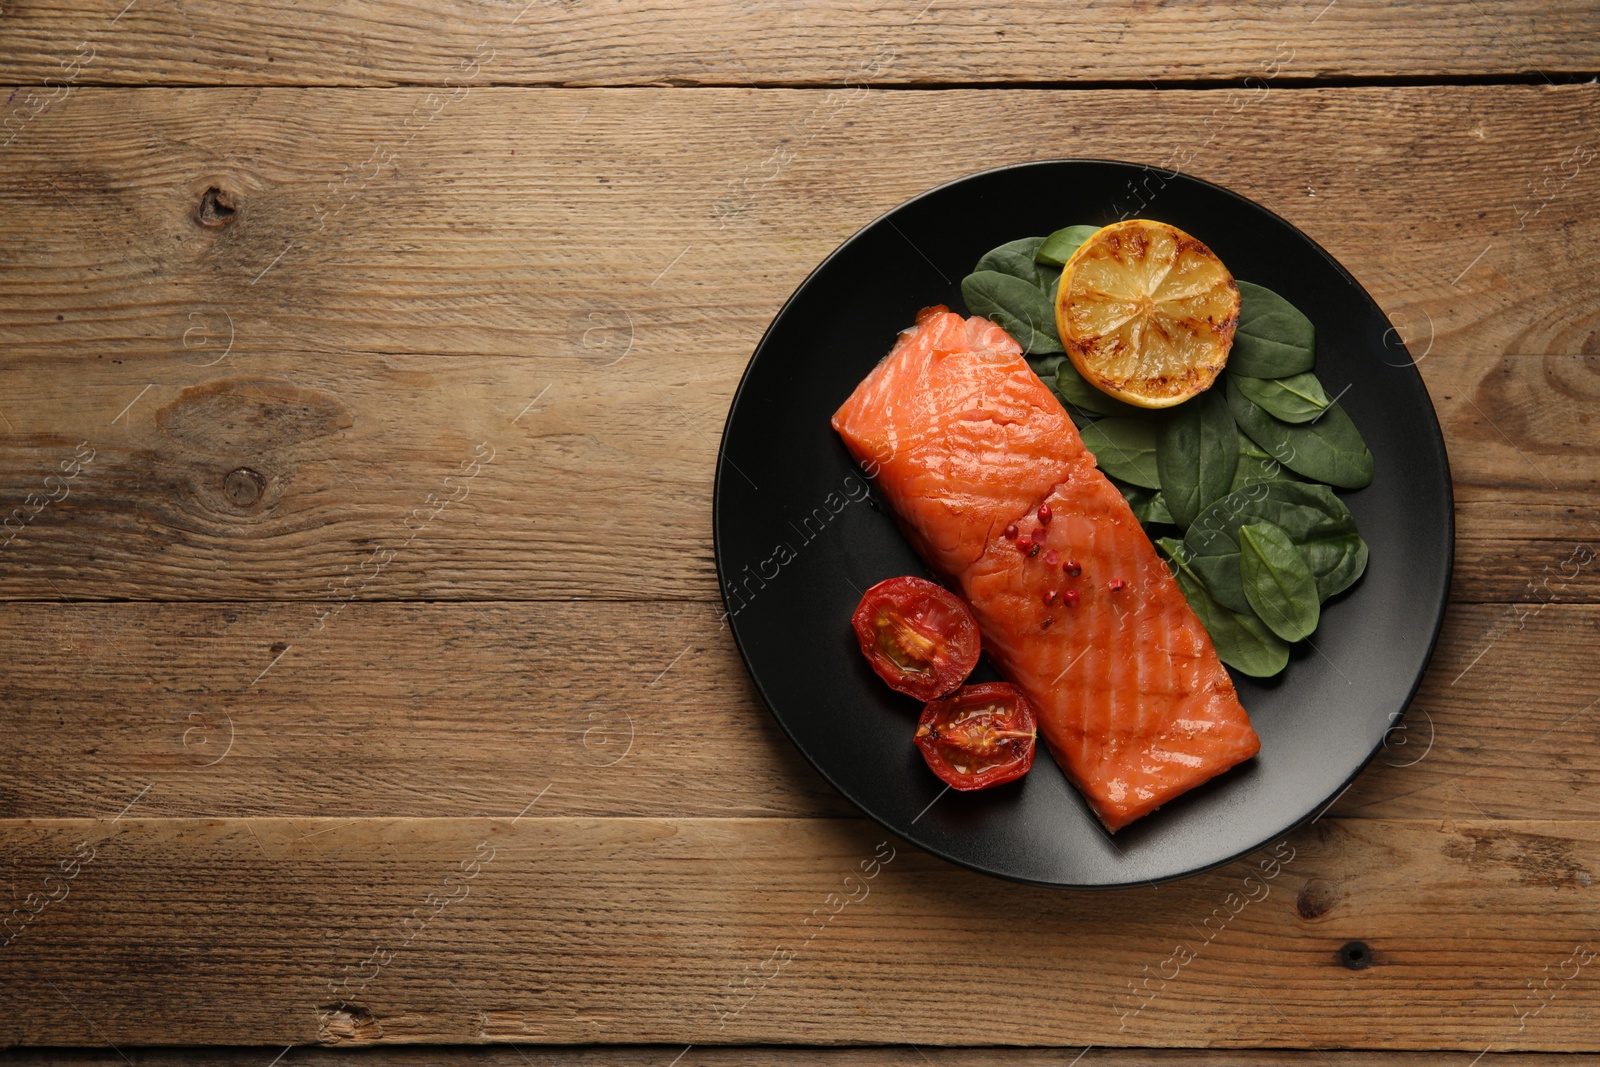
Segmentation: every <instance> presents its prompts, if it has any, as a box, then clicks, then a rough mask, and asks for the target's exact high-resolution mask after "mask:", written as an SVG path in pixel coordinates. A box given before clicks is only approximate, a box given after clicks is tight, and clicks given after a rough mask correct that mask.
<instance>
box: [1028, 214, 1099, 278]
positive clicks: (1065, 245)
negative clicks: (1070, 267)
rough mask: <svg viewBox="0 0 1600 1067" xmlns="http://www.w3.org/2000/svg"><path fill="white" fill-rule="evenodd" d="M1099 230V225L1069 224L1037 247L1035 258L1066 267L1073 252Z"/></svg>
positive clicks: (1051, 264) (1054, 265)
mask: <svg viewBox="0 0 1600 1067" xmlns="http://www.w3.org/2000/svg"><path fill="white" fill-rule="evenodd" d="M1099 231H1100V227H1098V226H1068V227H1067V228H1066V229H1063V230H1057V231H1056V232H1055V233H1053V234H1051V235H1050V236H1049V237H1046V238H1045V239H1044V241H1043V242H1042V243H1041V244H1040V245H1039V246H1038V247H1037V249H1036V250H1035V251H1034V254H1033V258H1034V259H1036V260H1038V261H1039V262H1040V263H1046V264H1049V265H1050V266H1052V267H1064V266H1066V264H1067V260H1069V259H1071V258H1072V253H1074V252H1076V251H1077V250H1078V248H1079V246H1081V245H1082V244H1083V242H1085V241H1087V240H1088V239H1089V238H1091V237H1093V236H1094V235H1095V234H1096V233H1098V232H1099ZM1057 273H1059V271H1058V272H1057Z"/></svg>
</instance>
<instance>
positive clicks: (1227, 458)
mask: <svg viewBox="0 0 1600 1067" xmlns="http://www.w3.org/2000/svg"><path fill="white" fill-rule="evenodd" d="M1238 466H1239V432H1238V430H1236V429H1234V425H1233V415H1232V414H1231V413H1230V412H1229V411H1228V402H1227V401H1226V400H1224V399H1223V398H1222V397H1221V396H1220V395H1219V394H1218V393H1217V392H1216V391H1215V390H1207V391H1206V392H1204V393H1201V394H1200V395H1199V396H1197V397H1195V398H1194V399H1192V400H1190V401H1188V402H1187V403H1185V404H1182V405H1180V406H1179V407H1178V408H1177V409H1176V410H1174V411H1173V412H1172V414H1171V415H1170V416H1168V417H1167V418H1166V419H1164V420H1163V421H1162V423H1161V429H1160V432H1159V433H1158V434H1157V435H1156V471H1157V475H1158V477H1159V478H1160V481H1161V491H1162V492H1163V493H1165V494H1166V498H1167V507H1168V508H1169V509H1170V510H1171V511H1172V517H1173V518H1174V519H1175V520H1176V521H1177V524H1178V525H1179V526H1182V527H1188V525H1189V524H1190V523H1192V522H1194V520H1195V518H1196V517H1197V516H1198V515H1199V514H1200V512H1202V511H1204V510H1205V509H1206V508H1207V507H1210V506H1211V504H1212V503H1213V502H1214V501H1217V500H1220V499H1222V498H1223V497H1225V496H1227V495H1228V492H1229V491H1230V489H1231V488H1232V486H1233V474H1234V471H1235V470H1236V469H1237V468H1238Z"/></svg>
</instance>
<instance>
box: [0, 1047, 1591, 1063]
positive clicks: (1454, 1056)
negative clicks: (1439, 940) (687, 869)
mask: <svg viewBox="0 0 1600 1067" xmlns="http://www.w3.org/2000/svg"><path fill="white" fill-rule="evenodd" d="M282 1052H283V1049H281V1048H274V1047H256V1048H135V1047H134V1046H131V1045H130V1046H127V1047H125V1048H122V1049H120V1050H117V1049H87V1048H85V1049H62V1048H52V1049H25V1048H13V1049H10V1050H8V1051H5V1052H0V1063H6V1064H15V1065H17V1067H34V1065H49V1067H56V1065H62V1067H65V1065H72V1067H125V1065H126V1064H128V1063H130V1062H131V1063H133V1064H135V1065H136V1067H264V1065H267V1064H270V1063H271V1060H272V1058H273V1057H274V1056H276V1055H278V1054H280V1053H282ZM533 1055H537V1056H538V1059H537V1060H535V1059H533V1057H532V1055H530V1050H528V1049H526V1048H525V1047H524V1046H521V1045H516V1046H512V1045H487V1046H485V1045H470V1046H459V1045H458V1046H438V1045H381V1046H356V1047H350V1048H334V1047H317V1046H301V1047H298V1048H295V1049H294V1050H293V1051H291V1052H290V1053H288V1054H287V1055H285V1056H284V1058H283V1060H282V1061H281V1062H282V1064H283V1067H369V1065H371V1064H384V1065H385V1067H387V1065H391V1064H392V1065H393V1067H528V1065H529V1064H531V1063H537V1064H538V1067H768V1065H771V1064H776V1065H778V1067H924V1065H926V1064H936V1065H937V1064H952V1065H965V1064H971V1063H984V1064H995V1065H997V1067H1072V1064H1073V1063H1074V1061H1075V1060H1076V1062H1077V1063H1080V1064H1082V1065H1083V1067H1147V1065H1148V1067H1169V1065H1170V1067H1461V1062H1462V1055H1461V1053H1459V1052H1366V1051H1361V1050H1350V1049H1239V1050H1234V1049H1222V1050H1216V1049H1118V1048H1093V1049H1090V1050H1088V1051H1087V1052H1085V1051H1084V1047H1083V1046H1069V1047H1067V1048H1051V1049H1042V1048H1005V1047H998V1046H988V1047H984V1048H933V1047H930V1046H923V1045H910V1046H906V1045H900V1046H896V1045H873V1046H868V1047H853V1048H815V1047H812V1048H804V1047H795V1046H780V1045H760V1046H745V1047H739V1046H715V1045H712V1046H702V1045H696V1046H693V1047H692V1048H689V1049H688V1050H687V1051H685V1049H683V1048H680V1047H678V1046H676V1045H589V1046H576V1047H570V1046H569V1047H561V1046H545V1047H542V1048H540V1049H538V1050H537V1052H536V1053H534V1054H533ZM1080 1055H1081V1056H1082V1059H1077V1057H1079V1056H1080ZM124 1057H126V1058H124ZM674 1057H681V1058H679V1059H677V1060H676V1061H674ZM1597 1064H1600V1056H1586V1055H1583V1054H1581V1053H1578V1054H1574V1053H1542V1052H1510V1053H1496V1052H1491V1053H1488V1054H1487V1055H1485V1056H1484V1057H1483V1058H1482V1059H1481V1060H1479V1061H1478V1067H1596V1065H1597Z"/></svg>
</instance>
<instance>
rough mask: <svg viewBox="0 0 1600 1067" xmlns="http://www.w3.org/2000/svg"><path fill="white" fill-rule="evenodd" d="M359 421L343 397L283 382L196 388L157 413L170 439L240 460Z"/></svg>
mask: <svg viewBox="0 0 1600 1067" xmlns="http://www.w3.org/2000/svg"><path fill="white" fill-rule="evenodd" d="M353 421H354V420H353V418H352V416H351V414H350V411H349V410H348V409H347V408H346V407H345V406H344V404H343V403H342V402H341V401H340V400H339V398H338V397H335V396H332V395H330V394H328V393H324V392H321V391H319V390H316V389H306V388H302V387H301V386H298V385H295V384H293V383H292V382H288V381H284V380H282V379H278V378H219V379H217V380H215V381H210V382H206V383H204V384H202V385H191V386H189V387H188V388H186V389H184V390H183V391H182V392H181V393H179V394H178V397H177V399H176V400H174V401H173V402H172V403H170V404H168V405H167V406H166V407H164V408H162V409H161V410H159V411H158V412H156V425H157V426H159V427H160V428H161V430H162V432H163V433H164V434H166V435H167V436H168V437H171V438H174V439H176V440H179V441H182V442H183V443H185V444H186V445H189V446H190V447H192V448H194V449H195V450H196V451H197V452H198V453H200V454H203V455H207V456H228V457H238V458H239V459H244V458H246V457H249V456H259V455H261V454H263V453H267V452H271V451H273V450H274V449H292V448H294V447H295V446H297V445H304V444H306V443H307V442H310V441H313V440H315V439H316V438H318V437H326V436H328V435H330V434H335V433H338V432H339V431H341V430H345V429H348V428H349V427H350V426H351V425H352V423H353Z"/></svg>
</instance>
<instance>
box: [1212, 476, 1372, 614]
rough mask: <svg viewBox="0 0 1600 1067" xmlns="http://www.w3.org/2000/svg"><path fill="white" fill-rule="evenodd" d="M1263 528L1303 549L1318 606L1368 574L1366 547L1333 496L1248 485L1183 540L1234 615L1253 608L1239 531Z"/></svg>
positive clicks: (1281, 484)
mask: <svg viewBox="0 0 1600 1067" xmlns="http://www.w3.org/2000/svg"><path fill="white" fill-rule="evenodd" d="M1261 522H1270V523H1272V524H1273V525H1275V526H1278V527H1280V528H1281V529H1282V530H1283V531H1284V532H1285V533H1287V534H1288V535H1289V539H1290V540H1291V541H1293V542H1294V544H1295V545H1296V546H1297V547H1298V548H1299V549H1300V551H1301V553H1302V554H1303V555H1304V557H1305V561H1306V565H1307V566H1308V567H1309V568H1310V570H1311V573H1312V575H1313V576H1314V577H1315V578H1316V581H1317V596H1318V599H1319V600H1327V599H1328V598H1329V597H1331V596H1334V595H1335V594H1337V593H1340V592H1343V591H1344V590H1345V589H1347V588H1349V587H1350V585H1351V584H1352V583H1354V582H1355V580H1356V579H1357V578H1359V577H1361V574H1362V572H1363V571H1365V570H1366V566H1367V546H1366V543H1365V542H1364V541H1362V540H1361V536H1360V535H1359V534H1358V533H1357V532H1356V521H1355V518H1354V517H1353V516H1352V515H1351V514H1350V509H1349V508H1347V507H1345V505H1344V501H1342V500H1340V499H1339V498H1338V497H1337V496H1335V495H1334V493H1333V490H1331V489H1329V488H1328V487H1327V486H1325V485H1311V484H1309V483H1307V482H1300V481H1268V482H1258V483H1255V484H1252V485H1248V486H1246V487H1244V488H1242V489H1238V490H1235V491H1234V492H1232V493H1229V494H1228V495H1227V496H1225V497H1223V498H1222V499H1221V500H1219V501H1217V502H1216V503H1215V504H1213V505H1211V506H1210V507H1209V508H1207V509H1206V510H1205V511H1204V512H1202V513H1201V515H1200V517H1199V518H1197V519H1195V521H1194V522H1193V523H1192V524H1191V525H1190V526H1189V529H1188V531H1187V532H1186V533H1185V534H1184V543H1185V544H1187V545H1188V546H1189V552H1190V556H1189V559H1188V561H1187V562H1188V563H1189V565H1190V566H1191V567H1192V569H1193V570H1194V571H1195V573H1196V574H1197V575H1199V576H1200V578H1201V579H1202V580H1203V581H1204V582H1205V585H1206V588H1207V589H1208V590H1210V592H1211V595H1212V596H1214V597H1216V598H1217V600H1218V602H1220V603H1221V604H1223V605H1224V606H1226V607H1228V608H1230V609H1231V610H1233V611H1245V610H1246V609H1248V608H1249V607H1250V601H1249V599H1248V598H1247V597H1246V596H1245V593H1244V578H1243V576H1242V574H1241V573H1240V569H1239V528H1240V527H1241V526H1246V525H1249V524H1251V523H1261Z"/></svg>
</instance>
